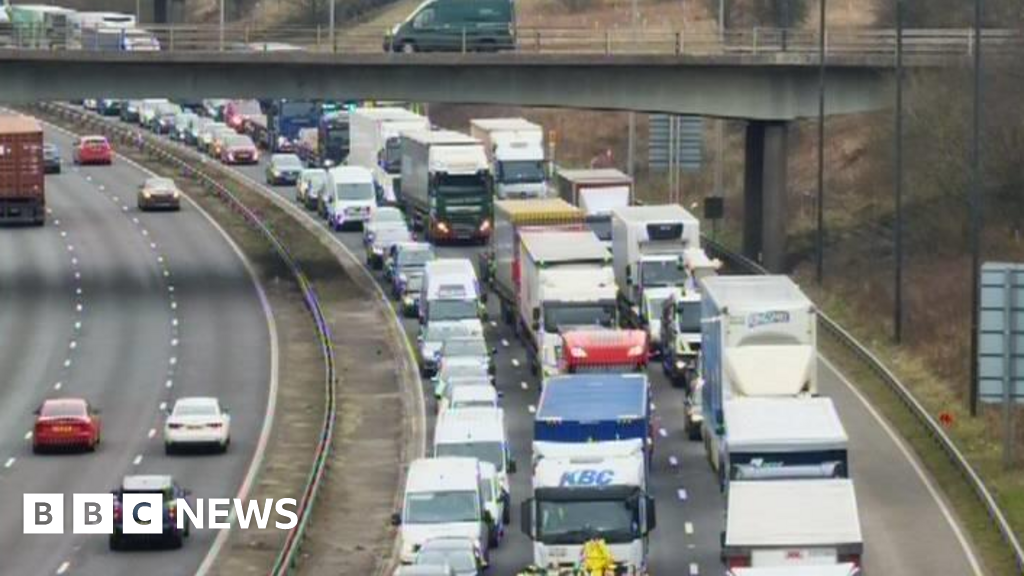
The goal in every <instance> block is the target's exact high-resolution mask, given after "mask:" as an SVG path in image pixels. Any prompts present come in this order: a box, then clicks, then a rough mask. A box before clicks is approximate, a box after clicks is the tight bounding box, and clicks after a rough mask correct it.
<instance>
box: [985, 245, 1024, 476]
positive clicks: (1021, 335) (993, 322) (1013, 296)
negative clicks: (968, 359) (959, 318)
mask: <svg viewBox="0 0 1024 576" xmlns="http://www.w3.org/2000/svg"><path fill="white" fill-rule="evenodd" d="M978 306H979V309H978V317H979V319H980V320H979V323H978V382H977V386H978V398H979V400H981V401H982V402H985V403H988V404H997V403H1002V405H1003V418H1004V425H1005V430H1004V438H1003V443H1004V444H1003V457H1004V460H1005V463H1006V466H1007V467H1011V466H1012V465H1013V462H1014V454H1013V444H1014V438H1015V435H1016V432H1015V422H1014V417H1013V416H1014V409H1015V404H1017V403H1024V382H1022V378H1024V264H1008V263H1001V262H987V263H985V265H984V266H982V267H981V298H980V299H979V305H978Z"/></svg>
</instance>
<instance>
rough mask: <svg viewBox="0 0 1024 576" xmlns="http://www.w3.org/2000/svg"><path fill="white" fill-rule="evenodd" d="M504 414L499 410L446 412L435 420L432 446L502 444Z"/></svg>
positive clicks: (464, 409)
mask: <svg viewBox="0 0 1024 576" xmlns="http://www.w3.org/2000/svg"><path fill="white" fill-rule="evenodd" d="M504 441H505V412H504V410H502V409H501V408H463V409H461V410H448V411H446V412H444V413H443V414H442V415H441V417H440V418H439V419H438V420H437V425H436V426H435V429H434V445H435V446H437V445H438V444H452V443H462V442H504Z"/></svg>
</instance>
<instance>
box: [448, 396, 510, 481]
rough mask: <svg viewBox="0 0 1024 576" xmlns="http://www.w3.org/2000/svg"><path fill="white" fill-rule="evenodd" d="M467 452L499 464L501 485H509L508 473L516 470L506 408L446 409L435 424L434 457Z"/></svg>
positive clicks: (495, 465)
mask: <svg viewBox="0 0 1024 576" xmlns="http://www.w3.org/2000/svg"><path fill="white" fill-rule="evenodd" d="M445 456H465V457H470V458H478V459H480V460H481V461H483V462H490V463H491V464H494V467H495V468H497V471H498V476H499V478H500V479H501V486H502V489H503V490H504V491H505V493H506V494H509V493H510V492H511V491H510V489H509V481H508V475H509V474H513V473H515V471H516V462H515V460H513V459H512V450H511V448H510V444H509V442H508V435H507V434H506V433H505V411H504V410H502V409H501V408H465V409H462V410H447V411H445V412H444V413H443V414H441V415H440V416H439V417H438V419H437V424H436V425H435V426H434V457H436V458H441V457H445Z"/></svg>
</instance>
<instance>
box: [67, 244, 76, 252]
mask: <svg viewBox="0 0 1024 576" xmlns="http://www.w3.org/2000/svg"><path fill="white" fill-rule="evenodd" d="M74 251H75V245H74V244H68V252H74Z"/></svg>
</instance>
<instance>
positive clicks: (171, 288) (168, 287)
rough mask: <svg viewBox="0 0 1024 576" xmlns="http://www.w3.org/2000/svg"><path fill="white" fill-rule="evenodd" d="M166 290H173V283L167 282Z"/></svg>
mask: <svg viewBox="0 0 1024 576" xmlns="http://www.w3.org/2000/svg"><path fill="white" fill-rule="evenodd" d="M167 291H168V292H174V284H168V285H167Z"/></svg>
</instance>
